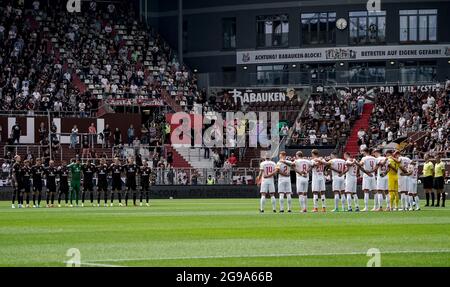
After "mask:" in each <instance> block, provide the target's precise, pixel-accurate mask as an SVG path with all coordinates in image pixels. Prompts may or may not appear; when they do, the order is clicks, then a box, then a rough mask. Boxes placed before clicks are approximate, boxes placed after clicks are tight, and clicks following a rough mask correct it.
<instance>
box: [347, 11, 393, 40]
mask: <svg viewBox="0 0 450 287" xmlns="http://www.w3.org/2000/svg"><path fill="white" fill-rule="evenodd" d="M349 19H350V30H349V31H350V44H354V45H356V44H376V43H384V42H385V41H386V11H377V12H368V11H360V12H350V13H349Z"/></svg>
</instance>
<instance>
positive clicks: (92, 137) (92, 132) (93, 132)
mask: <svg viewBox="0 0 450 287" xmlns="http://www.w3.org/2000/svg"><path fill="white" fill-rule="evenodd" d="M88 132H89V145H90V147H91V148H94V147H95V145H96V144H97V129H96V127H95V124H94V123H91V125H90V126H89V129H88Z"/></svg>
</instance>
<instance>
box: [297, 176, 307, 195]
mask: <svg viewBox="0 0 450 287" xmlns="http://www.w3.org/2000/svg"><path fill="white" fill-rule="evenodd" d="M296 186H297V193H307V192H308V179H307V178H306V177H305V178H301V179H299V178H297V182H296Z"/></svg>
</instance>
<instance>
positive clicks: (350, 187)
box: [344, 152, 359, 212]
mask: <svg viewBox="0 0 450 287" xmlns="http://www.w3.org/2000/svg"><path fill="white" fill-rule="evenodd" d="M344 159H345V165H346V168H345V171H344V174H345V194H346V196H347V208H348V209H347V210H348V211H350V212H351V211H353V210H352V196H353V199H354V201H355V211H356V212H357V211H359V203H358V195H357V194H356V185H357V181H356V179H357V175H358V165H357V162H356V160H355V159H354V158H353V157H352V156H351V155H350V153H348V152H345V153H344Z"/></svg>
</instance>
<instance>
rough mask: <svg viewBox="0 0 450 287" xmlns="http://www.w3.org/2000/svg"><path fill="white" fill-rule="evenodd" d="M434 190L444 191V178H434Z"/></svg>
mask: <svg viewBox="0 0 450 287" xmlns="http://www.w3.org/2000/svg"><path fill="white" fill-rule="evenodd" d="M434 189H444V177H443V176H440V177H435V178H434Z"/></svg>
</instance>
